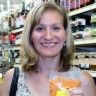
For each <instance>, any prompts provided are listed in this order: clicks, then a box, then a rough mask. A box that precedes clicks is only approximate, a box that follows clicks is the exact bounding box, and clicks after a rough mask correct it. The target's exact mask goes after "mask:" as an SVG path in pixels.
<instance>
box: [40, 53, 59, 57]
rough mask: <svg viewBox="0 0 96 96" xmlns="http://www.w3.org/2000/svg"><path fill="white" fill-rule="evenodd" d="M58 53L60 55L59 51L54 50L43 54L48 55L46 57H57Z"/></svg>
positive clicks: (43, 55)
mask: <svg viewBox="0 0 96 96" xmlns="http://www.w3.org/2000/svg"><path fill="white" fill-rule="evenodd" d="M58 55H59V54H58V53H53V52H50V53H44V54H41V56H42V57H46V58H51V57H56V56H58Z"/></svg>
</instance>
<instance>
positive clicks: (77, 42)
mask: <svg viewBox="0 0 96 96" xmlns="http://www.w3.org/2000/svg"><path fill="white" fill-rule="evenodd" d="M95 43H96V38H95V37H94V38H90V39H77V40H74V45H87V44H95Z"/></svg>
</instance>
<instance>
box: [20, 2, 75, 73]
mask: <svg viewBox="0 0 96 96" xmlns="http://www.w3.org/2000/svg"><path fill="white" fill-rule="evenodd" d="M47 10H50V11H51V10H52V11H57V12H59V13H60V14H61V16H62V17H63V25H64V29H65V30H66V33H67V40H66V44H65V45H64V46H63V49H62V50H61V57H60V66H59V68H58V71H67V70H68V69H70V65H71V63H72V62H71V60H72V58H73V51H74V44H73V40H72V35H71V34H72V33H71V30H70V26H69V22H68V21H69V20H68V16H67V11H66V9H65V8H64V7H63V6H61V5H59V4H56V3H54V2H44V3H42V4H40V5H38V6H35V7H33V8H32V9H31V10H30V12H29V13H28V15H27V18H26V22H25V26H24V31H23V32H22V39H21V52H20V57H21V63H22V64H23V65H22V68H23V70H24V71H34V72H35V71H38V65H37V59H38V57H37V54H36V50H35V48H34V45H33V43H32V41H31V39H30V38H31V37H30V36H31V34H32V31H33V29H34V27H35V26H36V25H37V24H38V23H39V22H40V19H41V17H42V14H43V13H44V12H46V11H47Z"/></svg>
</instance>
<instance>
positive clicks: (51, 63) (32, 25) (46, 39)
mask: <svg viewBox="0 0 96 96" xmlns="http://www.w3.org/2000/svg"><path fill="white" fill-rule="evenodd" d="M73 51H74V46H73V42H72V36H71V31H70V28H69V24H68V18H67V12H66V10H65V9H64V8H63V7H61V6H59V5H57V4H55V3H50V2H46V3H42V4H40V5H38V6H37V7H34V8H33V9H32V10H31V11H30V12H29V14H28V16H27V18H26V24H25V27H24V31H23V33H22V44H21V61H22V62H21V63H22V64H23V65H22V68H20V69H19V70H20V74H19V79H18V85H17V91H16V96H50V93H49V86H50V82H49V78H50V75H52V73H51V72H57V73H59V72H63V73H64V74H65V76H68V77H70V78H73V79H77V78H78V79H79V80H80V81H81V86H80V87H78V88H71V89H69V92H70V96H96V92H95V84H94V81H93V79H92V77H91V76H90V75H89V74H88V73H86V72H83V71H80V70H79V69H78V68H71V61H72V58H73ZM13 72H14V69H11V70H9V71H8V72H7V73H6V75H5V78H4V84H3V88H2V89H3V91H2V96H9V95H8V94H9V91H10V85H11V81H12V76H13ZM69 73H70V74H69ZM67 74H68V75H67ZM53 76H54V75H53ZM7 82H8V83H7Z"/></svg>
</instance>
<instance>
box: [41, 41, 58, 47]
mask: <svg viewBox="0 0 96 96" xmlns="http://www.w3.org/2000/svg"><path fill="white" fill-rule="evenodd" d="M57 44H58V42H43V43H41V45H42V46H43V47H47V48H52V47H55V46H56V45H57Z"/></svg>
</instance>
